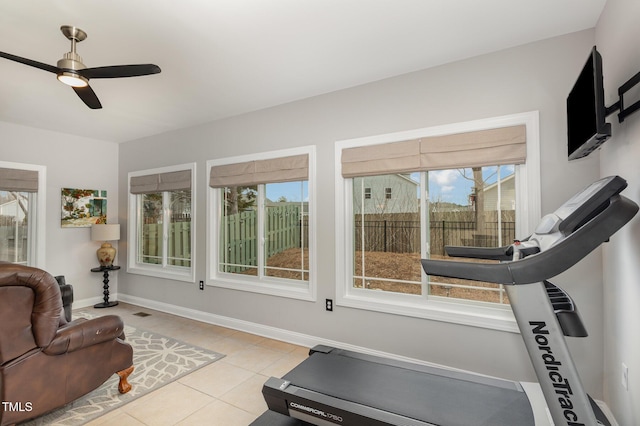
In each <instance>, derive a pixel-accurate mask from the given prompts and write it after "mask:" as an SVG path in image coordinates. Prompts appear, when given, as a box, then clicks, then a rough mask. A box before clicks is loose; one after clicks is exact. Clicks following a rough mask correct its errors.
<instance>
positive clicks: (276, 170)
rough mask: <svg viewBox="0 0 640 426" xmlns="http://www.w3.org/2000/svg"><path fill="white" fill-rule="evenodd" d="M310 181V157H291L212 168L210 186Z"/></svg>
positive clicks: (221, 186)
mask: <svg viewBox="0 0 640 426" xmlns="http://www.w3.org/2000/svg"><path fill="white" fill-rule="evenodd" d="M308 179H309V155H308V154H301V155H291V156H287V157H278V158H269V159H265V160H255V161H246V162H243V163H233V164H224V165H219V166H213V167H211V172H210V175H209V186H211V187H212V188H224V187H227V186H251V185H258V184H261V183H279V182H295V181H300V180H308Z"/></svg>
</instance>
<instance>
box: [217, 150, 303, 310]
mask: <svg viewBox="0 0 640 426" xmlns="http://www.w3.org/2000/svg"><path fill="white" fill-rule="evenodd" d="M313 156H314V149H313V147H302V148H295V149H290V150H283V151H274V152H268V153H261V154H255V155H248V156H242V157H236V158H229V159H219V160H211V161H209V162H208V167H209V175H208V176H209V187H210V190H209V193H210V200H211V205H210V211H209V219H210V221H211V228H210V232H211V244H210V249H211V254H212V255H211V258H210V259H209V262H210V263H211V268H210V270H211V272H212V275H211V280H210V281H209V284H211V285H216V286H222V287H228V288H234V289H240V290H246V291H252V292H259V293H266V294H275V295H280V296H285V297H294V298H301V299H307V300H308V299H310V298H313V297H315V296H314V292H315V285H314V284H313V283H314V280H315V278H314V273H313V264H314V261H313V257H314V256H315V250H313V245H314V240H315V239H314V236H313V235H314V232H315V231H314V226H313V223H314V221H315V218H314V215H313V210H314V202H313V197H314V191H313V185H314V183H313V180H314V179H313V175H314V173H313Z"/></svg>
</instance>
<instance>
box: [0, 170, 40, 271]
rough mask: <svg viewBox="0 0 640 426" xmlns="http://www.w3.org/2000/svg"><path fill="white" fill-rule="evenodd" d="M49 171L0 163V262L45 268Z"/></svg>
mask: <svg viewBox="0 0 640 426" xmlns="http://www.w3.org/2000/svg"><path fill="white" fill-rule="evenodd" d="M45 175H46V168H45V167H44V166H37V165H31V164H20V163H9V162H3V161H0V261H5V262H11V263H18V264H23V265H28V266H35V267H39V268H42V267H44V255H45V241H44V235H45V231H44V227H45V214H44V212H45V209H44V206H45V199H46V196H45V195H46V180H45V177H46V176H45Z"/></svg>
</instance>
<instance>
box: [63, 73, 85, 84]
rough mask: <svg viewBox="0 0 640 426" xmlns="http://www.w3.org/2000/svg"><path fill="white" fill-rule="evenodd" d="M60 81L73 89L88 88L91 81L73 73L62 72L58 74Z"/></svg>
mask: <svg viewBox="0 0 640 426" xmlns="http://www.w3.org/2000/svg"><path fill="white" fill-rule="evenodd" d="M58 80H60V81H61V82H62V83H64V84H66V85H67V86H71V87H87V86H88V85H89V80H87V79H86V78H84V77H82V76H81V75H78V74H75V73H71V72H61V73H60V74H58Z"/></svg>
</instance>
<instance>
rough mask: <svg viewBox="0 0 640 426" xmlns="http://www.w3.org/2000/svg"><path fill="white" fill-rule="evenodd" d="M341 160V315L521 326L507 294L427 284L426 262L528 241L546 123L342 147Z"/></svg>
mask: <svg viewBox="0 0 640 426" xmlns="http://www.w3.org/2000/svg"><path fill="white" fill-rule="evenodd" d="M335 159H336V171H335V175H336V208H337V210H338V212H337V214H336V227H337V230H336V253H335V262H336V274H337V278H336V291H337V295H336V299H337V301H336V303H337V304H338V305H343V306H349V307H353V308H362V309H372V310H376V311H383V312H390V313H394V314H403V315H408V316H416V317H422V318H433V319H438V320H444V321H450V322H460V323H465V324H474V325H476V324H478V325H482V326H487V327H489V328H496V327H497V328H502V329H510V328H511V327H512V326H513V318H512V316H511V313H510V309H509V306H508V304H509V301H508V298H507V297H506V295H505V292H504V289H503V288H502V287H501V286H498V285H493V284H490V283H476V282H463V281H456V280H450V279H447V278H443V277H427V276H425V274H424V272H423V271H422V268H421V264H420V259H421V258H429V257H432V258H443V259H444V258H446V257H447V255H446V252H445V251H444V246H447V245H472V246H485V247H495V246H502V245H505V244H504V243H505V242H506V243H507V244H508V243H509V242H511V240H512V239H513V238H515V237H519V236H521V235H526V234H524V233H522V231H523V229H528V227H529V226H530V223H531V221H530V219H529V216H530V215H535V214H536V212H537V211H538V209H539V192H538V190H537V187H538V185H539V166H538V162H539V154H538V133H537V113H525V114H516V115H513V116H504V117H498V118H495V119H486V120H478V121H475V122H467V123H454V124H451V125H445V126H439V127H437V128H435V127H434V128H425V129H416V130H412V131H407V132H399V133H395V134H388V135H377V136H372V137H365V138H360V139H353V140H347V141H339V142H336V146H335ZM529 188H532V190H531V193H529ZM536 195H538V197H536ZM516 228H517V229H516ZM473 261H477V260H473ZM489 311H490V312H491V318H489V317H487V315H486V312H489Z"/></svg>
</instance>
